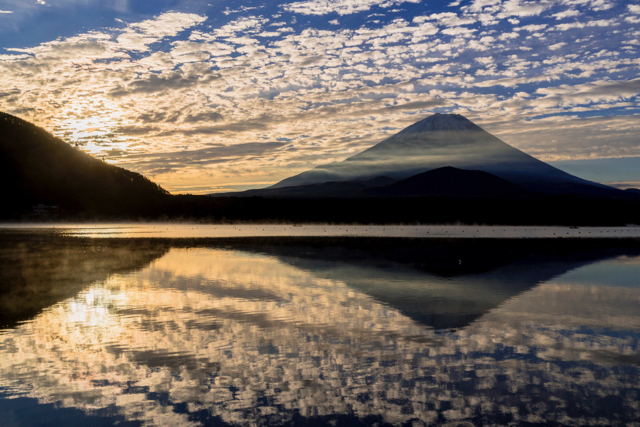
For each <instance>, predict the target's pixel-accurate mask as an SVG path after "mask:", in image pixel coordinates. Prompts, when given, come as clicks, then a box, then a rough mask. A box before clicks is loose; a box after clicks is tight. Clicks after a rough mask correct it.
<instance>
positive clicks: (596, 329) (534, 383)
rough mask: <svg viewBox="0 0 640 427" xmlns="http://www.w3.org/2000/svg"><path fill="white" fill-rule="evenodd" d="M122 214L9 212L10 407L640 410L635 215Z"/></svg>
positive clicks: (561, 417) (367, 420)
mask: <svg viewBox="0 0 640 427" xmlns="http://www.w3.org/2000/svg"><path fill="white" fill-rule="evenodd" d="M157 226H159V225H146V226H143V225H139V226H135V227H142V230H143V231H149V230H150V229H149V227H157ZM119 227H124V226H118V225H103V226H100V227H96V226H94V229H93V230H92V229H91V226H88V225H77V226H73V227H69V226H55V227H52V226H42V227H31V228H28V229H25V228H19V227H15V226H14V227H5V228H4V229H2V230H1V231H0V242H1V246H0V425H7V426H40V425H43V426H44V425H47V426H68V425H73V424H74V423H75V424H76V425H83V426H84V425H87V426H109V425H124V426H137V425H154V426H155V425H168V426H200V425H241V426H245V425H247V426H248V425H292V426H293V425H345V426H347V425H348V426H351V425H378V426H382V425H393V426H404V425H412V426H413V425H436V424H438V425H443V424H446V425H452V426H467V425H469V426H470V425H633V424H637V423H640V405H639V404H638V402H639V401H640V240H638V239H636V238H635V237H634V236H631V237H634V238H628V237H629V236H624V237H625V238H620V236H623V235H624V234H625V233H627V234H629V233H633V232H635V231H634V228H633V227H622V228H617V229H613V228H611V229H582V228H580V229H568V228H562V227H556V228H548V229H540V230H538V232H540V233H543V235H542V237H545V238H532V237H537V236H536V235H533V236H532V235H531V233H532V231H531V230H529V231H528V233H529V235H527V236H525V237H530V238H517V237H523V236H522V235H517V233H516V234H513V235H511V236H498V238H493V239H478V238H469V237H468V236H467V235H465V236H461V234H462V231H464V232H465V233H468V232H469V230H471V229H472V228H463V227H459V228H458V229H457V230H456V229H452V228H448V229H445V228H442V229H441V232H440V233H444V231H446V233H445V234H447V236H442V235H438V236H437V237H430V238H399V237H402V236H396V237H390V236H387V235H384V234H383V233H382V232H378V229H375V230H376V233H371V234H367V233H359V234H358V236H359V237H355V236H354V235H350V234H349V231H348V230H347V231H345V232H338V231H340V230H338V229H336V228H327V227H328V226H325V228H324V229H325V230H332V232H331V233H329V232H327V234H326V235H325V234H322V233H321V232H318V231H317V230H318V229H314V230H315V231H314V233H311V234H313V235H311V236H309V235H306V236H305V235H302V234H303V233H302V232H298V231H297V230H298V229H300V228H304V227H298V226H296V227H294V226H270V227H289V228H290V229H291V230H293V231H292V232H290V233H289V234H288V235H287V233H282V235H280V236H276V235H274V233H275V231H274V230H275V229H273V228H266V229H265V233H263V234H260V233H254V235H250V234H251V233H249V230H250V229H249V228H247V227H249V226H244V228H241V230H242V231H241V232H237V231H234V230H233V227H234V226H225V227H231V229H229V228H224V230H225V231H224V233H226V234H221V235H212V233H213V232H212V230H213V229H212V228H205V229H201V230H199V231H198V230H195V228H197V226H194V231H193V232H187V231H186V229H187V227H188V226H186V225H176V226H175V227H183V231H185V233H184V234H182V235H179V230H178V231H176V230H177V229H176V228H174V229H171V230H163V231H165V232H166V231H170V233H162V232H160V231H157V234H154V235H151V236H150V235H149V233H142V232H138V231H140V230H141V229H140V228H138V229H137V231H136V229H135V227H134V226H132V225H127V226H126V227H129V228H128V229H126V230H125V231H123V229H122V228H119ZM132 227H133V228H132ZM207 227H213V226H207ZM235 227H238V226H235ZM252 227H256V229H257V228H258V227H263V226H252ZM317 227H321V228H320V230H322V226H317ZM365 227H366V226H365ZM165 228H170V227H165ZM343 228H344V227H343ZM400 228H403V230H400ZM404 228H408V226H398V227H397V229H392V230H394V231H393V232H394V233H396V234H401V233H400V231H402V232H403V233H404V232H405V230H404ZM414 228H415V226H414ZM114 229H115V230H116V231H114ZM369 229H371V227H369ZM387 229H389V227H386V228H385V229H384V233H387V232H388V231H387ZM496 229H497V228H496ZM511 229H513V227H511ZM118 230H119V231H118ZM132 230H133V231H132ZM203 230H204V231H203ZM236 230H237V228H236ZM280 230H281V231H282V228H281V229H280ZM436 230H439V229H438V228H437V227H432V228H422V229H420V232H421V233H426V231H429V233H430V234H431V233H432V232H433V233H436ZM476 230H480V229H479V228H476ZM503 230H505V231H504V233H507V231H506V230H507V229H506V228H503ZM560 230H561V231H560ZM618 230H621V231H618ZM629 230H631V231H629ZM254 231H255V230H254ZM267 231H268V232H267ZM360 231H361V230H360ZM406 231H407V232H409V231H410V230H408V229H407V230H406ZM454 231H455V232H456V233H457V234H455V235H454V237H453V238H451V237H450V236H449V232H451V233H452V234H454ZM485 231H486V230H485ZM517 231H522V230H521V229H517V228H516V232H517ZM589 231H591V232H594V231H598V232H599V231H604V232H605V233H603V234H607V233H606V232H607V231H608V232H609V233H608V234H610V235H615V233H618V234H617V235H616V236H617V237H618V238H600V237H601V236H600V235H599V234H600V233H597V234H598V237H599V238H598V239H587V238H583V235H582V234H580V235H574V234H575V233H578V232H581V233H584V232H587V233H588V232H589ZM218 232H219V231H218ZM554 232H556V233H560V232H562V233H567V232H569V233H574V234H571V235H570V236H569V237H570V238H566V237H565V236H566V234H564V235H562V237H565V238H562V239H560V238H553V236H554V235H553V234H551V235H547V234H548V233H554ZM198 233H200V234H198ZM233 233H236V234H233ZM295 233H299V234H295ZM476 233H480V231H476ZM510 233H514V232H510ZM545 233H546V234H545ZM89 236H94V237H89ZM150 237H155V238H150ZM160 237H162V238H160ZM194 237H199V238H194ZM216 237H217V238H216ZM404 237H409V236H404ZM422 237H424V236H422ZM505 237H509V238H505ZM555 237H559V236H558V235H556V236H555ZM3 423H4V424H3Z"/></svg>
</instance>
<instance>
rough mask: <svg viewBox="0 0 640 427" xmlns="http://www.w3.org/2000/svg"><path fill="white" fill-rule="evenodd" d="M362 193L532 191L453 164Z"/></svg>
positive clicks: (502, 194) (494, 194) (503, 194)
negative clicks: (454, 166) (458, 167)
mask: <svg viewBox="0 0 640 427" xmlns="http://www.w3.org/2000/svg"><path fill="white" fill-rule="evenodd" d="M355 195H356V196H359V197H460V198H468V197H474V198H482V197H485V198H517V197H524V196H530V195H531V193H530V192H529V191H526V190H524V189H523V188H521V187H519V186H517V185H515V184H512V183H511V182H509V181H506V180H504V179H502V178H498V177H497V176H494V175H491V174H490V173H487V172H482V171H473V170H463V169H457V168H453V167H444V168H438V169H433V170H430V171H427V172H423V173H419V174H417V175H413V176H410V177H409V178H406V179H403V180H400V181H397V182H394V183H392V184H390V185H385V186H381V187H370V188H368V189H365V190H362V191H360V192H358V193H356V194H355Z"/></svg>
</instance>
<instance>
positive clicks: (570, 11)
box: [551, 9, 580, 21]
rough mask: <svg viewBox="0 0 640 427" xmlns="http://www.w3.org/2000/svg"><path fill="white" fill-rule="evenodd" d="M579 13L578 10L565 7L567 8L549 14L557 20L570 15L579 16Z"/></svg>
mask: <svg viewBox="0 0 640 427" xmlns="http://www.w3.org/2000/svg"><path fill="white" fill-rule="evenodd" d="M579 15H580V11H578V10H576V9H567V10H564V11H562V12H558V13H555V14H553V15H551V16H553V17H554V18H556V20H558V21H559V20H561V19H565V18H569V17H572V16H579Z"/></svg>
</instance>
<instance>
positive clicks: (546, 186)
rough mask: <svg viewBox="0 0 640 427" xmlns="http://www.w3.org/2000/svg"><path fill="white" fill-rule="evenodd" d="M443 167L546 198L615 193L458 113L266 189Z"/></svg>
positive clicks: (417, 125) (433, 118) (434, 117)
mask: <svg viewBox="0 0 640 427" xmlns="http://www.w3.org/2000/svg"><path fill="white" fill-rule="evenodd" d="M446 166H452V167H455V168H459V169H470V170H478V171H483V172H487V173H490V174H492V175H495V176H497V177H499V178H502V179H505V180H507V181H509V182H512V183H514V184H516V185H518V186H521V187H523V188H525V189H528V190H531V191H535V192H543V193H547V194H589V195H611V194H612V192H613V193H615V192H617V191H618V190H616V189H613V188H611V187H607V186H604V185H602V184H597V183H594V182H590V181H587V180H584V179H581V178H578V177H575V176H573V175H570V174H568V173H566V172H563V171H561V170H559V169H556V168H554V167H553V166H550V165H548V164H546V163H544V162H542V161H540V160H537V159H535V158H533V157H531V156H530V155H528V154H525V153H523V152H522V151H520V150H518V149H516V148H513V147H511V146H510V145H508V144H506V143H504V142H502V141H501V140H500V139H498V138H496V137H495V136H493V135H491V134H489V133H488V132H486V131H484V130H483V129H482V128H481V127H479V126H477V125H475V124H474V123H472V122H471V121H469V120H467V119H466V118H464V117H463V116H461V115H458V114H434V115H432V116H430V117H427V118H426V119H424V120H421V121H419V122H417V123H414V124H413V125H411V126H409V127H407V128H405V129H404V130H402V131H400V132H399V133H397V134H395V135H393V136H391V137H389V138H387V139H385V140H384V141H382V142H380V143H379V144H377V145H374V146H373V147H371V148H369V149H367V150H365V151H363V152H361V153H359V154H356V155H354V156H352V157H349V158H348V159H346V160H344V161H342V162H335V163H330V164H327V165H321V166H318V167H316V168H314V169H312V170H310V171H307V172H303V173H301V174H299V175H295V176H293V177H290V178H287V179H285V180H283V181H280V182H279V183H277V184H275V185H273V186H272V187H270V188H283V187H291V186H298V185H304V184H310V183H320V182H327V181H348V180H359V181H362V180H366V179H370V178H372V177H376V176H389V177H392V178H396V179H403V178H407V177H409V176H412V175H415V174H418V173H422V172H426V171H429V170H432V169H437V168H441V167H446ZM616 194H617V193H616Z"/></svg>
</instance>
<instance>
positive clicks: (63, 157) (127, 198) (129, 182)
mask: <svg viewBox="0 0 640 427" xmlns="http://www.w3.org/2000/svg"><path fill="white" fill-rule="evenodd" d="M0 180H2V183H3V185H4V195H3V200H2V205H1V207H0V218H19V217H20V218H24V215H25V214H29V213H32V214H33V213H36V214H38V213H40V214H42V213H43V212H44V213H48V214H54V213H56V212H58V213H60V214H72V215H79V214H83V215H90V216H94V215H96V214H99V215H102V216H110V215H111V216H114V215H115V216H119V215H126V216H129V217H131V216H135V215H142V214H145V213H148V212H152V211H153V210H154V208H155V206H156V205H157V204H158V203H162V202H164V200H165V199H166V198H167V196H168V194H169V193H168V192H167V191H166V190H164V189H163V188H161V187H160V186H158V185H157V184H155V183H153V182H151V181H150V180H148V179H147V178H145V177H143V176H142V175H140V174H138V173H135V172H130V171H128V170H125V169H122V168H119V167H116V166H113V165H109V164H107V163H105V162H103V161H101V160H98V159H95V158H93V157H91V156H90V155H89V154H86V153H83V152H82V151H79V150H78V149H76V148H74V147H72V146H71V145H69V144H67V143H66V142H64V141H63V140H61V139H59V138H56V137H54V136H53V135H51V134H50V133H48V132H46V131H45V130H44V129H41V128H39V127H37V126H35V125H33V124H31V123H29V122H26V121H24V120H22V119H19V118H18V117H14V116H12V115H9V114H6V113H0ZM37 205H42V206H40V207H39V208H34V206H37ZM53 206H55V208H54V207H53Z"/></svg>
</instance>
